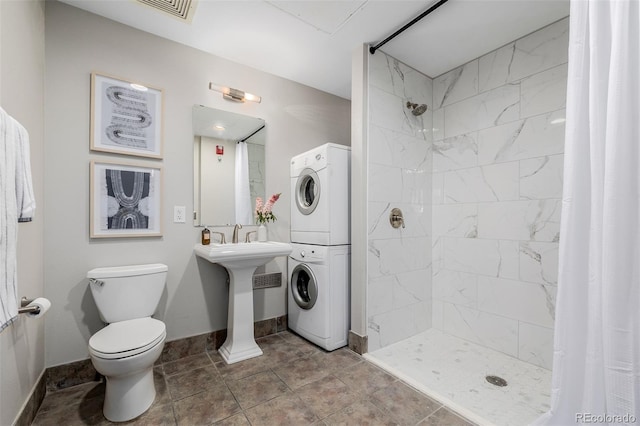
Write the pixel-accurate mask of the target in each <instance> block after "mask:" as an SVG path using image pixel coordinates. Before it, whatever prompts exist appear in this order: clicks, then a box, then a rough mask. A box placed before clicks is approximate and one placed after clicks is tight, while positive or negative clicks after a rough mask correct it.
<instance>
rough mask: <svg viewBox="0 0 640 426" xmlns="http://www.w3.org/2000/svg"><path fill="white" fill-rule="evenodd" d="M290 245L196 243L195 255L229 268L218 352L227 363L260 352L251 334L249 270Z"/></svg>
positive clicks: (250, 272)
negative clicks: (224, 321) (226, 310)
mask: <svg viewBox="0 0 640 426" xmlns="http://www.w3.org/2000/svg"><path fill="white" fill-rule="evenodd" d="M291 250H292V247H291V245H290V244H287V243H279V242H276V241H266V242H252V243H239V244H209V245H207V246H203V245H202V244H196V246H195V248H194V251H195V253H196V255H197V256H199V257H201V258H203V259H206V260H208V261H209V262H211V263H217V264H219V265H222V266H224V267H225V268H226V269H227V271H228V272H229V314H228V317H227V340H225V342H224V343H223V344H222V346H221V347H220V350H219V351H218V353H219V354H220V356H222V359H224V360H225V362H226V363H227V364H233V363H234V362H238V361H243V360H245V359H249V358H253V357H256V356H260V355H262V349H260V347H259V346H258V345H257V344H256V340H255V336H254V334H253V273H254V272H255V270H256V268H257V267H258V266H261V265H264V264H265V263H268V262H270V261H271V260H273V259H274V258H275V257H278V256H286V255H288V254H289V253H291Z"/></svg>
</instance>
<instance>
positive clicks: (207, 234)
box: [202, 226, 211, 246]
mask: <svg viewBox="0 0 640 426" xmlns="http://www.w3.org/2000/svg"><path fill="white" fill-rule="evenodd" d="M210 243H211V231H209V229H207V227H206V226H205V227H204V229H203V230H202V245H203V246H208V245H209V244H210Z"/></svg>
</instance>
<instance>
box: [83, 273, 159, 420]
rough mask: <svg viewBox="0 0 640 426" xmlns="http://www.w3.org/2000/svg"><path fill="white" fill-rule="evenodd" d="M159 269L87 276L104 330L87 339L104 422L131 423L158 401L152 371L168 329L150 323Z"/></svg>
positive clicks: (157, 285) (157, 294) (156, 292)
mask: <svg viewBox="0 0 640 426" xmlns="http://www.w3.org/2000/svg"><path fill="white" fill-rule="evenodd" d="M166 274H167V267H166V266H165V265H161V264H154V265H134V266H127V267H114V268H98V269H93V270H91V271H89V273H88V274H87V277H88V278H89V281H90V287H91V292H92V294H93V297H94V299H95V301H96V305H97V306H98V311H99V313H100V317H101V318H102V319H103V320H104V321H105V322H106V323H108V325H107V326H106V327H105V328H103V329H101V330H100V331H98V332H97V333H95V334H94V335H93V336H91V338H90V339H89V356H90V358H91V362H92V363H93V366H94V367H95V369H96V371H97V372H98V373H100V374H102V375H103V376H105V378H106V390H105V401H104V407H103V413H104V416H105V417H106V418H107V419H108V420H110V421H112V422H124V421H128V420H131V419H134V418H136V417H138V416H139V415H141V414H142V413H144V412H145V411H147V409H149V407H150V406H151V404H153V401H154V399H155V396H156V391H155V385H154V380H153V365H154V363H155V362H156V360H157V359H158V358H159V357H160V355H161V354H162V349H163V347H164V341H165V338H166V327H165V324H164V323H163V322H162V321H159V320H157V319H154V318H151V315H152V314H153V313H154V311H155V310H156V307H157V305H158V302H159V300H160V297H161V295H162V291H163V289H164V284H165V279H166Z"/></svg>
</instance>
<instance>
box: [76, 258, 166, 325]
mask: <svg viewBox="0 0 640 426" xmlns="http://www.w3.org/2000/svg"><path fill="white" fill-rule="evenodd" d="M168 269H169V268H168V267H167V265H163V264H161V263H154V264H149V265H130V266H113V267H108V268H96V269H92V270H90V271H89V272H87V278H89V287H90V288H91V294H93V299H94V300H95V302H96V306H97V307H98V312H99V313H100V318H102V320H103V321H104V322H106V323H113V322H118V321H126V320H130V319H136V318H144V317H150V316H151V315H153V313H154V312H155V311H156V309H157V308H158V303H159V302H160V297H162V292H163V290H164V285H165V282H166V279H167V270H168Z"/></svg>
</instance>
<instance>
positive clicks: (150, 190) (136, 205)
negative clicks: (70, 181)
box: [90, 161, 162, 238]
mask: <svg viewBox="0 0 640 426" xmlns="http://www.w3.org/2000/svg"><path fill="white" fill-rule="evenodd" d="M90 198H91V205H90V216H91V218H90V220H91V233H90V236H91V238H105V237H106V238H111V237H159V236H161V235H162V167H154V166H149V165H146V164H131V163H130V164H124V163H111V162H107V161H92V162H91V197H90Z"/></svg>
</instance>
